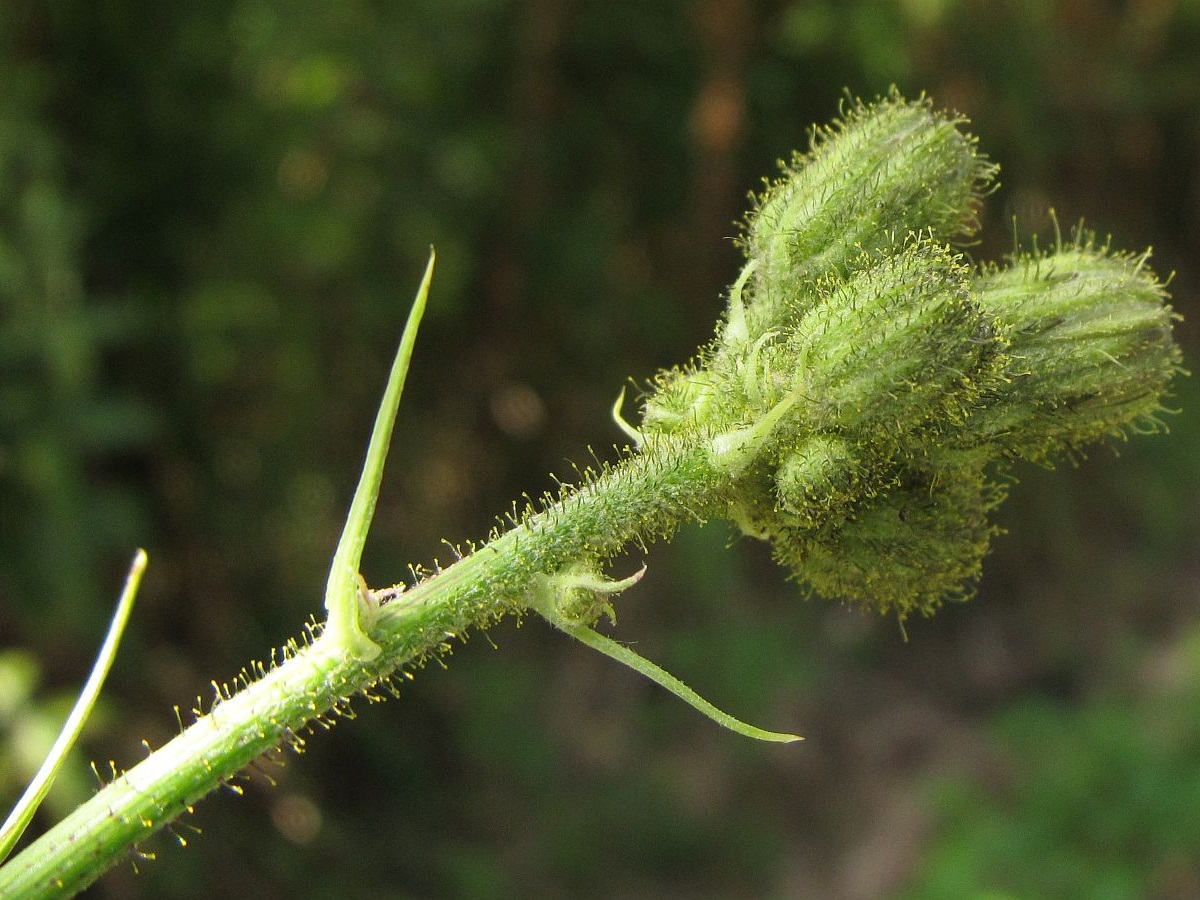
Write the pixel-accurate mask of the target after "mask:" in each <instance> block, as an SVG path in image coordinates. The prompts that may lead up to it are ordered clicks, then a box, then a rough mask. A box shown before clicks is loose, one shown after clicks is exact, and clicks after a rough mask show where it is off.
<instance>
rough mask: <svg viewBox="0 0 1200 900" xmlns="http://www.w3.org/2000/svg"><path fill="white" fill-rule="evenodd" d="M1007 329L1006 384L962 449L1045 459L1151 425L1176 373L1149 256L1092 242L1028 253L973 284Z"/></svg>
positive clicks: (1176, 356)
mask: <svg viewBox="0 0 1200 900" xmlns="http://www.w3.org/2000/svg"><path fill="white" fill-rule="evenodd" d="M974 289H975V294H976V297H977V298H978V302H979V303H980V304H981V305H982V306H983V307H984V308H985V309H987V310H989V311H990V312H991V313H992V314H993V315H995V316H996V317H997V318H998V319H1000V320H1001V321H1002V322H1003V323H1004V324H1005V326H1006V334H1007V336H1008V339H1009V342H1010V356H1011V362H1010V363H1009V366H1008V369H1007V372H1006V377H1005V378H1004V380H1003V381H1001V382H1000V383H999V384H998V387H997V389H996V390H995V392H994V393H993V394H992V395H991V396H990V397H988V398H987V402H986V403H985V404H984V405H983V406H982V407H981V408H980V409H979V410H978V412H977V413H976V414H975V415H974V416H972V417H971V419H970V421H969V423H968V426H967V428H965V429H964V430H963V432H962V435H961V437H960V440H959V442H960V443H962V444H963V445H964V446H973V447H979V446H981V445H986V444H992V445H994V446H995V447H996V448H997V450H998V452H1000V453H1002V454H1004V455H1007V456H1012V457H1021V458H1026V459H1034V460H1047V459H1050V458H1052V457H1053V456H1054V455H1055V454H1057V453H1060V452H1062V451H1064V450H1066V451H1069V450H1072V449H1075V448H1077V447H1079V446H1081V445H1083V444H1086V443H1088V442H1090V441H1094V440H1096V439H1098V438H1101V437H1104V436H1106V435H1110V434H1119V433H1121V432H1122V431H1123V430H1124V429H1126V428H1129V427H1137V426H1138V425H1150V426H1153V425H1155V424H1156V423H1155V419H1154V416H1155V414H1156V413H1158V412H1160V411H1161V410H1162V406H1161V400H1162V396H1163V393H1164V392H1165V391H1166V388H1167V384H1168V383H1169V382H1170V380H1171V378H1172V377H1173V376H1174V375H1175V374H1176V373H1177V372H1178V371H1179V365H1180V353H1179V348H1178V347H1177V346H1176V344H1175V342H1174V340H1173V339H1172V334H1171V332H1172V324H1173V322H1174V320H1175V319H1176V318H1178V317H1177V316H1176V315H1175V313H1173V312H1172V310H1171V308H1170V307H1169V306H1168V305H1166V303H1165V302H1164V297H1165V292H1164V290H1163V286H1162V283H1161V282H1160V281H1159V280H1158V279H1157V278H1156V277H1155V275H1154V273H1153V272H1152V271H1151V270H1150V268H1149V267H1148V266H1147V265H1146V257H1145V256H1144V255H1143V256H1140V257H1130V256H1123V255H1118V254H1112V253H1108V252H1106V251H1104V250H1099V249H1097V248H1095V247H1094V246H1092V245H1091V243H1090V242H1083V243H1079V244H1077V245H1074V246H1067V247H1064V248H1062V249H1059V250H1057V251H1056V252H1052V253H1047V254H1026V255H1022V256H1020V257H1018V258H1017V259H1016V260H1014V261H1013V262H1012V263H1011V264H1010V265H1008V266H1006V267H1005V268H991V269H988V270H985V271H984V272H983V273H982V274H981V275H980V276H979V277H978V278H977V279H976V281H975V287H974Z"/></svg>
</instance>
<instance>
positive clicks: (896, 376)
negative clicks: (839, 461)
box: [791, 241, 1004, 452]
mask: <svg viewBox="0 0 1200 900" xmlns="http://www.w3.org/2000/svg"><path fill="white" fill-rule="evenodd" d="M860 265H861V268H859V269H858V270H857V271H854V272H853V273H852V274H851V275H849V276H848V277H847V278H845V279H839V280H837V281H835V282H831V284H830V287H829V289H827V290H825V291H823V292H822V293H821V295H820V299H819V300H818V301H817V302H816V303H815V304H814V305H813V306H812V307H811V309H809V311H808V312H807V313H806V314H805V315H804V317H803V318H802V319H801V320H800V323H799V325H798V326H797V327H796V330H795V332H794V333H793V335H792V337H791V341H792V343H793V345H794V352H795V355H796V359H798V360H800V361H801V363H800V367H801V369H802V371H800V372H799V373H798V374H797V376H796V377H798V378H800V379H801V380H802V382H803V385H804V388H803V390H804V394H805V397H806V398H807V402H806V404H805V407H804V416H805V417H806V418H807V419H808V420H809V421H810V422H811V425H812V426H813V427H816V428H821V429H826V430H832V429H835V428H836V429H837V430H838V431H840V432H841V433H843V434H845V435H848V436H851V437H852V439H853V440H854V441H855V442H856V443H858V444H862V445H869V446H871V447H874V448H877V449H884V450H887V451H889V452H890V451H891V450H893V449H894V448H896V447H897V446H900V445H903V444H906V443H908V442H910V441H912V440H914V439H919V440H921V441H926V440H928V437H929V435H928V433H929V432H933V433H937V432H941V431H943V430H946V429H949V428H952V427H956V426H957V425H959V424H960V423H961V422H963V421H964V420H965V418H966V417H967V415H968V412H969V410H970V408H971V406H972V405H973V403H974V401H975V399H976V398H977V397H978V396H979V394H980V392H981V390H982V389H983V388H984V387H985V386H987V385H989V384H990V382H991V380H992V379H993V378H994V375H995V372H996V371H997V369H998V367H999V365H1000V364H1001V362H1002V361H1003V360H1002V357H1003V346H1004V345H1003V340H1002V339H1001V337H1000V335H999V333H998V331H997V329H996V326H995V323H994V322H993V320H992V319H991V318H990V317H989V316H988V315H986V314H985V313H984V312H983V310H981V309H980V307H979V306H978V304H977V303H976V302H975V301H974V299H973V298H972V296H971V293H970V291H969V289H968V280H967V279H968V275H967V271H966V269H965V268H964V267H963V266H962V264H961V262H960V261H959V260H958V258H957V257H955V256H954V255H952V254H951V253H950V252H949V251H948V250H947V249H946V248H944V247H940V246H937V245H933V244H930V243H929V242H927V241H916V242H908V243H907V244H906V245H904V246H903V247H902V248H898V249H897V250H895V251H893V252H891V253H889V254H886V255H883V256H880V257H877V258H874V259H869V258H866V257H864V258H863V262H862V263H861V264H860ZM918 430H919V431H921V432H922V434H920V435H916V434H915V432H917V431H918Z"/></svg>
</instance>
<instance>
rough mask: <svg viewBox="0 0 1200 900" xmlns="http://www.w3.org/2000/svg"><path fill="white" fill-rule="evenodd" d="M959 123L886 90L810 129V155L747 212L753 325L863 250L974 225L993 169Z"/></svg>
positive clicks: (762, 325)
mask: <svg viewBox="0 0 1200 900" xmlns="http://www.w3.org/2000/svg"><path fill="white" fill-rule="evenodd" d="M959 122H960V120H958V119H955V118H951V117H949V116H947V115H945V114H943V113H938V112H934V111H933V110H932V108H931V106H930V104H929V102H928V101H927V100H925V99H921V100H918V101H916V102H908V101H906V100H904V99H903V98H901V97H900V96H899V94H897V93H895V92H893V93H892V94H890V95H889V96H888V97H887V98H885V99H882V100H879V101H877V102H876V103H873V104H864V103H863V102H862V101H855V102H854V104H853V106H852V107H851V109H850V110H849V111H848V112H844V113H843V118H842V119H841V121H838V122H835V123H834V124H833V125H831V126H827V127H825V128H820V129H816V130H814V131H813V133H812V138H811V146H810V150H809V152H808V153H807V154H797V155H796V156H795V157H794V158H793V159H792V162H791V164H790V165H787V166H785V167H784V171H783V176H782V177H781V178H780V179H778V180H777V181H775V182H773V183H772V184H770V185H769V186H768V187H767V189H766V191H765V192H764V193H763V195H762V196H761V197H759V198H758V201H757V208H756V209H755V210H754V211H753V212H752V213H751V214H750V216H749V218H748V223H747V226H746V231H745V234H744V236H743V244H744V247H745V250H746V255H747V257H748V259H749V260H750V264H752V265H753V266H754V267H755V270H754V273H753V274H754V278H753V282H752V293H753V299H752V300H751V301H750V302H749V303H748V304H747V315H748V317H749V318H751V319H754V320H757V323H758V326H757V330H759V331H761V330H766V329H769V328H772V327H774V323H775V322H776V321H777V312H778V304H779V302H780V301H781V300H783V299H784V298H786V297H791V296H793V295H794V293H795V291H796V288H797V285H799V284H802V283H804V282H809V281H812V280H813V279H815V278H818V277H820V276H822V275H825V274H828V273H831V272H842V273H844V272H845V271H846V270H847V269H848V268H849V267H850V266H851V265H853V264H854V261H855V259H856V258H857V256H858V254H859V253H861V252H862V251H864V250H866V251H872V250H876V249H879V248H881V247H883V246H885V245H887V244H890V243H892V242H894V241H895V240H896V238H897V237H900V238H903V237H904V236H905V235H907V234H909V233H910V232H925V233H927V234H929V235H930V236H931V237H932V238H933V239H935V240H942V241H945V240H952V239H954V238H957V237H965V236H968V235H970V234H971V233H973V232H974V231H975V229H976V227H977V222H976V211H975V207H976V201H977V199H978V198H979V196H980V194H981V192H982V191H983V190H984V189H985V188H986V187H987V185H988V183H989V182H990V181H991V180H992V178H993V177H994V175H995V172H996V167H995V166H993V165H991V164H990V163H988V162H987V161H986V160H984V159H982V158H981V157H979V156H978V155H977V154H976V151H975V140H974V138H972V137H970V136H968V135H967V134H965V133H963V132H962V131H960V130H959V129H958V127H957V126H958V124H959ZM731 299H733V298H731ZM755 330H756V329H755V328H753V327H752V328H751V336H753V333H754V331H755Z"/></svg>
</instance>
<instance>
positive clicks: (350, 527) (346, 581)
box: [324, 247, 436, 659]
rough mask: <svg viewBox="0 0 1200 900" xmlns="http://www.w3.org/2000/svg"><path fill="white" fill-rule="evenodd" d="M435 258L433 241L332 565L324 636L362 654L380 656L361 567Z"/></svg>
mask: <svg viewBox="0 0 1200 900" xmlns="http://www.w3.org/2000/svg"><path fill="white" fill-rule="evenodd" d="M435 258H436V254H435V253H434V251H433V248H432V247H431V248H430V250H429V262H428V263H427V264H426V266H425V275H424V277H423V278H422V279H421V286H420V288H418V290H417V296H416V299H415V300H413V305H412V309H411V310H410V311H409V314H408V322H407V323H406V324H405V326H404V334H403V335H401V337H400V347H399V348H398V349H397V351H396V358H395V360H394V361H393V362H392V370H391V373H390V374H389V375H388V382H387V387H386V388H385V389H384V392H383V400H382V401H381V402H380V404H379V412H377V413H376V414H375V427H374V429H372V431H371V440H370V443H369V444H368V445H367V456H366V460H365V461H364V462H363V468H362V474H361V475H360V476H359V479H358V487H357V488H356V489H355V491H354V499H353V500H352V501H351V503H350V512H349V513H348V514H347V515H346V524H345V527H344V528H343V529H342V536H341V539H340V540H339V541H338V546H337V550H336V551H335V552H334V555H333V563H332V565H331V566H330V567H329V580H328V582H327V583H326V586H325V609H326V610H327V611H328V613H329V618H328V620H327V622H326V625H325V635H324V636H325V637H326V639H327V640H329V641H331V642H332V643H333V644H334V645H335V646H341V647H343V648H344V649H345V650H347V651H349V652H350V653H352V654H353V655H355V656H357V657H359V658H361V659H374V658H375V657H376V656H378V655H379V646H378V645H377V644H376V643H375V642H374V641H372V640H371V639H370V638H369V637H367V635H366V630H365V628H364V627H363V623H362V621H361V619H360V604H359V574H358V567H359V562H360V561H361V560H362V551H363V545H364V544H365V543H366V541H367V532H368V531H369V530H370V528H371V518H372V517H373V516H374V515H375V502H376V500H378V498H379V485H380V484H381V482H382V481H383V464H384V462H385V461H386V459H387V452H388V448H389V447H390V446H391V442H392V429H393V428H394V427H395V425H396V412H397V410H398V409H399V407H400V395H401V394H402V393H403V392H404V381H405V378H406V377H407V375H408V366H409V363H410V362H411V361H412V354H413V346H414V345H415V344H416V340H417V329H418V328H419V327H420V325H421V317H422V316H424V314H425V304H426V301H427V300H428V298H429V285H430V282H431V281H432V280H433V264H434V260H435Z"/></svg>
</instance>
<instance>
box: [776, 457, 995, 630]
mask: <svg viewBox="0 0 1200 900" xmlns="http://www.w3.org/2000/svg"><path fill="white" fill-rule="evenodd" d="M1003 495H1004V493H1003V489H1002V488H1000V487H998V486H996V485H995V484H993V483H991V482H989V480H988V479H987V477H986V475H985V473H984V471H983V467H976V468H950V469H937V470H936V471H929V470H924V469H920V468H908V469H906V470H905V471H904V472H903V473H902V475H901V477H900V480H899V483H898V484H896V485H895V486H894V487H893V488H892V489H891V490H890V491H888V492H887V493H886V494H883V495H882V496H880V497H878V498H876V499H875V500H874V501H873V502H871V503H870V504H868V505H865V506H863V507H861V508H856V509H855V510H853V511H852V512H851V513H850V514H849V515H847V516H846V517H844V518H839V519H834V520H831V521H830V522H829V523H827V524H826V525H824V526H823V527H821V528H818V529H815V530H809V531H803V532H797V533H796V534H794V535H793V540H792V541H791V542H790V543H786V544H784V543H780V542H777V543H776V544H775V550H776V555H777V556H779V557H780V558H781V560H782V561H783V562H785V563H788V564H790V565H791V566H792V568H793V570H794V571H795V574H796V576H797V578H798V579H799V580H801V581H803V582H804V583H806V584H807V585H808V586H809V587H810V588H811V589H812V590H813V591H815V592H816V593H818V594H820V595H822V596H824V597H830V598H841V599H844V600H852V601H856V602H861V603H863V604H865V605H867V606H870V607H872V608H874V609H877V610H879V611H880V612H882V613H888V612H893V613H895V614H896V615H897V616H899V617H900V618H901V619H904V618H905V617H906V616H908V615H910V614H911V613H914V612H916V613H921V614H924V615H928V614H930V613H932V612H934V611H935V610H936V609H937V608H938V606H940V605H941V604H942V603H944V602H946V601H949V600H962V599H966V598H968V597H970V595H971V594H972V593H973V592H974V583H975V581H976V580H977V579H978V577H979V573H980V569H981V566H982V563H983V558H984V556H985V555H986V554H987V551H988V546H989V544H990V542H991V538H992V536H993V535H994V534H995V532H996V531H997V529H996V527H995V526H994V525H992V524H991V523H990V522H989V520H988V517H989V513H990V512H991V510H992V509H993V508H994V507H995V506H996V505H997V504H998V503H999V502H1000V500H1001V499H1002V498H1003Z"/></svg>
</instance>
